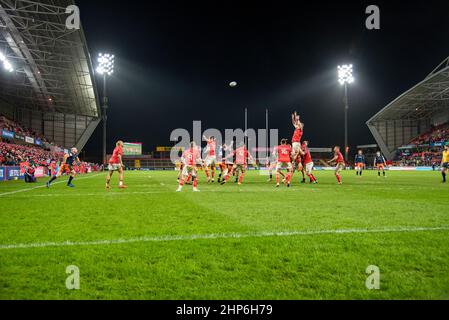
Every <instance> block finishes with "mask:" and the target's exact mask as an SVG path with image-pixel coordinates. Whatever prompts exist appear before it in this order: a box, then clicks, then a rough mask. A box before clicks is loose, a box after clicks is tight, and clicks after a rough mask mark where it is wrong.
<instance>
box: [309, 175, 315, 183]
mask: <svg viewBox="0 0 449 320" xmlns="http://www.w3.org/2000/svg"><path fill="white" fill-rule="evenodd" d="M308 176H309V179H310V182H315V181H316V179H315V177H314V176H313V174H309V175H308Z"/></svg>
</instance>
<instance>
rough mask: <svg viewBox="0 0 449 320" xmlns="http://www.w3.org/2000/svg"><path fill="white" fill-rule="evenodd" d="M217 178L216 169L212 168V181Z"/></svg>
mask: <svg viewBox="0 0 449 320" xmlns="http://www.w3.org/2000/svg"><path fill="white" fill-rule="evenodd" d="M214 178H215V168H212V179H214Z"/></svg>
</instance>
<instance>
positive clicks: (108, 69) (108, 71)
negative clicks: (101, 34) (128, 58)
mask: <svg viewBox="0 0 449 320" xmlns="http://www.w3.org/2000/svg"><path fill="white" fill-rule="evenodd" d="M114 59H115V56H114V55H113V54H109V53H106V54H103V53H100V54H99V55H98V67H97V72H98V73H99V74H101V75H108V76H110V75H112V74H113V73H114Z"/></svg>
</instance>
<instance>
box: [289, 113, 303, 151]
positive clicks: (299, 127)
mask: <svg viewBox="0 0 449 320" xmlns="http://www.w3.org/2000/svg"><path fill="white" fill-rule="evenodd" d="M292 124H293V127H294V128H295V132H294V133H293V137H292V147H293V151H292V159H296V157H297V156H298V155H299V154H301V155H302V150H301V138H302V135H303V132H304V124H303V123H302V122H301V120H300V117H299V115H298V114H297V112H296V111H295V112H293V113H292Z"/></svg>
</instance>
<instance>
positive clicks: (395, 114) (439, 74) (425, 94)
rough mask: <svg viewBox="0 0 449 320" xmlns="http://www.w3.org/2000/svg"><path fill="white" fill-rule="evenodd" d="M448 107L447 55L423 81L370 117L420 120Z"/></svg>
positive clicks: (448, 73) (448, 67) (448, 63)
mask: <svg viewBox="0 0 449 320" xmlns="http://www.w3.org/2000/svg"><path fill="white" fill-rule="evenodd" d="M448 108H449V57H448V58H446V59H445V60H444V61H443V62H442V63H441V64H440V65H439V66H438V67H437V68H436V69H435V70H433V71H432V72H431V73H430V74H429V75H428V76H427V77H426V78H425V79H424V80H423V81H421V82H420V83H418V84H417V85H416V86H414V87H413V88H411V89H410V90H408V91H407V92H405V93H404V94H402V95H400V96H399V97H398V98H397V99H395V100H394V101H393V102H391V103H390V104H389V105H387V106H386V107H385V108H383V109H382V110H381V111H380V112H379V113H377V114H376V115H375V116H374V117H372V118H371V119H370V120H369V121H368V123H370V122H373V121H378V120H397V119H401V120H405V119H407V120H420V119H427V118H430V117H432V116H433V115H435V114H437V113H439V112H441V111H444V110H448Z"/></svg>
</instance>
